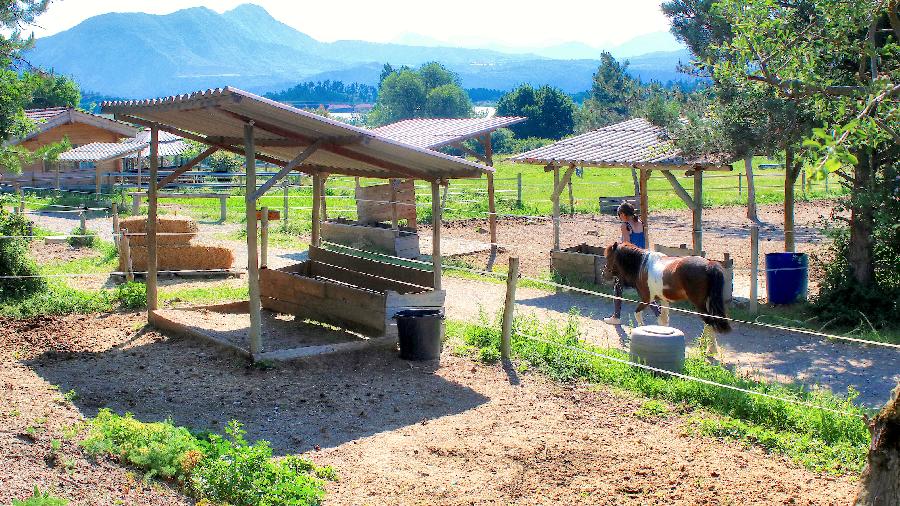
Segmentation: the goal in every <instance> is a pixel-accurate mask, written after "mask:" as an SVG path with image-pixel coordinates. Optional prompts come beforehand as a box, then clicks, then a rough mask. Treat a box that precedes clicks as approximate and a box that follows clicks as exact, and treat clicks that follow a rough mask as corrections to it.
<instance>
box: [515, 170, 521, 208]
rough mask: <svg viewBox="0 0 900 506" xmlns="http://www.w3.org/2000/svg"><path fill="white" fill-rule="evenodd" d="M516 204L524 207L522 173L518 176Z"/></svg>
mask: <svg viewBox="0 0 900 506" xmlns="http://www.w3.org/2000/svg"><path fill="white" fill-rule="evenodd" d="M516 204H517V205H518V206H519V207H522V173H521V172H519V173H518V174H516Z"/></svg>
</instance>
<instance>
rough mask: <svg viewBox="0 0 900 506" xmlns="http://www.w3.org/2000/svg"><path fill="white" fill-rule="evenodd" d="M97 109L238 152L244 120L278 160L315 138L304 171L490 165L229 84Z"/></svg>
mask: <svg viewBox="0 0 900 506" xmlns="http://www.w3.org/2000/svg"><path fill="white" fill-rule="evenodd" d="M102 110H103V112H105V113H111V114H115V115H116V117H117V118H118V119H121V120H123V121H129V122H134V123H136V124H140V125H145V126H149V125H151V124H158V125H159V127H160V129H161V130H165V131H168V132H170V133H174V134H177V135H180V136H183V137H185V138H189V139H193V140H197V141H199V142H203V143H206V144H209V145H213V146H217V147H220V148H223V149H228V150H230V151H235V152H243V142H244V140H243V139H244V126H245V125H247V124H249V123H252V124H253V125H254V142H255V145H256V150H257V152H258V158H259V159H261V160H263V161H269V162H271V163H276V164H279V165H286V164H287V163H289V162H290V161H291V160H292V159H294V158H296V157H297V156H298V155H300V154H301V153H302V152H303V151H304V150H306V149H307V148H309V147H310V146H311V145H312V144H314V143H318V144H319V147H318V149H317V150H316V151H315V152H314V153H313V154H312V155H311V156H309V157H308V158H307V159H305V160H304V161H303V162H302V163H301V164H300V165H299V166H298V167H297V169H298V170H302V171H303V172H320V173H332V174H345V175H357V176H368V177H378V178H398V177H410V178H416V179H425V180H431V181H434V180H443V179H452V178H468V177H479V176H480V175H481V174H483V173H489V172H491V171H492V170H493V169H491V168H489V167H486V166H484V165H482V164H479V163H475V162H471V161H468V160H463V159H461V158H456V157H452V156H449V155H445V154H443V153H438V152H436V151H431V150H427V149H424V148H419V147H415V146H410V145H408V144H404V143H402V142H398V141H395V140H392V139H389V138H387V137H384V136H382V135H379V134H377V133H375V132H372V131H371V130H366V129H364V128H359V127H355V126H352V125H348V124H346V123H341V122H339V121H335V120H331V119H329V118H324V117H321V116H318V115H316V114H313V113H311V112H306V111H302V110H300V109H297V108H295V107H291V106H288V105H285V104H281V103H278V102H275V101H273V100H269V99H266V98H263V97H260V96H258V95H254V94H252V93H248V92H246V91H242V90H239V89H236V88H230V87H229V88H223V89H216V90H207V91H203V92H195V93H191V94H188V95H179V96H173V97H167V98H161V99H152V100H128V101H114V102H104V103H103V104H102Z"/></svg>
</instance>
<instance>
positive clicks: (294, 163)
mask: <svg viewBox="0 0 900 506" xmlns="http://www.w3.org/2000/svg"><path fill="white" fill-rule="evenodd" d="M322 143H323V141H322V140H318V141H316V142H314V143H312V144H311V145H310V146H309V147H308V148H306V149H304V150H303V152H302V153H300V154H299V155H297V156H296V157H294V159H293V160H291V161H290V162H288V163H287V165H285V166H284V167H283V168H282V169H281V170H280V171H278V173H277V174H275V175H274V176H272V177H271V178H269V180H268V181H266V182H265V183H264V184H263V185H262V186H260V187H259V189H257V190H256V194H255V195H254V197H255V198H256V199H260V198H262V196H263V195H265V194H266V192H267V191H269V190H270V189H272V187H273V186H275V184H276V183H278V181H281V179H282V178H284V177H285V176H287V175H288V174H290V173H291V171H292V170H294V169H296V168H297V167H299V166H300V164H301V163H303V161H304V160H306V159H307V158H309V157H310V156H312V155H313V153H315V152H316V151H317V150H318V149H319V147H320V146H321V145H322Z"/></svg>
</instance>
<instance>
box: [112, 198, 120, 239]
mask: <svg viewBox="0 0 900 506" xmlns="http://www.w3.org/2000/svg"><path fill="white" fill-rule="evenodd" d="M112 220H113V244H115V245H116V248H118V247H119V204H118V203H116V202H113V203H112Z"/></svg>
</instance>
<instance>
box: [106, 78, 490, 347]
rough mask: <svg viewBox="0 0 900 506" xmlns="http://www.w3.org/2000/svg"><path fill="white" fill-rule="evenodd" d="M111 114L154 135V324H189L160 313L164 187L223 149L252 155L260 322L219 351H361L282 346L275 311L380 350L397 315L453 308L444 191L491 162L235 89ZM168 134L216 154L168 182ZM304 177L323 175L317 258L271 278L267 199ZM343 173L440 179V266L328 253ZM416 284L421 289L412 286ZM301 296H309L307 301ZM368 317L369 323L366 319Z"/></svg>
mask: <svg viewBox="0 0 900 506" xmlns="http://www.w3.org/2000/svg"><path fill="white" fill-rule="evenodd" d="M102 110H103V112H105V113H109V114H114V115H115V116H116V118H118V119H120V120H123V121H127V122H130V123H133V124H137V125H142V126H145V127H147V128H149V129H150V156H149V173H148V177H149V183H150V184H149V188H148V190H147V197H148V201H149V206H148V207H149V208H148V218H147V219H148V226H147V228H148V230H147V251H148V254H147V257H148V260H147V276H146V285H147V307H148V320H149V322H150V323H151V324H158V325H160V326H165V325H167V322H172V321H176V322H177V321H178V319H179V315H173V314H171V313H166V314H163V313H161V312H160V311H159V304H158V289H157V275H158V269H157V264H158V239H157V217H158V200H159V190H160V189H161V188H164V187H165V186H166V185H168V184H169V183H171V182H173V181H175V180H176V179H177V178H178V177H179V176H180V175H181V174H182V173H184V172H186V171H188V170H190V168H191V167H194V166H196V165H197V164H198V163H200V162H201V161H202V160H203V159H205V158H206V157H208V156H210V155H211V154H212V153H214V152H216V151H218V150H224V151H229V152H233V153H238V154H243V155H244V156H245V158H246V178H245V179H246V193H245V203H246V227H247V253H248V255H247V283H248V291H249V300H248V301H246V305H243V304H241V305H239V306H235V308H233V309H240V311H241V312H242V311H243V309H244V308H246V314H247V315H248V321H249V325H248V326H247V327H246V334H245V336H246V337H245V338H243V337H242V338H241V339H239V342H237V343H235V342H233V341H229V340H218V344H220V345H222V346H225V347H227V348H230V349H232V350H233V351H236V352H238V353H239V354H243V355H246V356H249V357H250V358H251V359H252V360H263V359H273V358H293V357H296V356H309V355H318V354H325V353H333V352H334V351H340V350H341V349H348V348H349V347H347V346H343V347H340V346H337V347H336V346H321V344H320V343H308V342H297V341H292V342H290V343H289V344H287V345H286V347H283V348H282V347H275V346H273V345H274V344H276V343H272V344H273V345H267V344H266V342H265V341H266V339H265V338H266V334H267V331H266V329H265V327H263V321H264V319H263V316H262V311H263V310H266V311H272V312H279V313H288V314H293V315H295V316H297V317H298V319H299V318H312V319H318V320H320V321H321V320H325V321H324V322H323V323H329V324H332V325H335V326H338V327H340V328H343V329H347V330H357V331H363V332H364V333H365V334H363V333H360V334H359V336H358V339H357V341H359V342H355V343H352V344H354V346H353V347H352V349H359V347H361V346H363V347H364V346H375V345H379V344H381V343H383V341H384V339H393V336H392V333H391V331H390V328H389V324H388V319H389V318H390V317H391V316H393V312H396V311H397V310H400V309H405V308H416V307H437V308H442V307H443V297H444V292H443V291H442V290H441V274H442V271H441V260H440V259H441V233H440V232H441V207H440V198H439V195H440V189H441V186H446V185H447V184H449V181H450V180H452V179H457V178H477V177H480V176H482V175H484V174H492V173H493V169H492V168H491V167H489V166H486V165H482V164H480V163H476V162H471V161H468V160H465V159H462V158H458V157H453V156H450V155H446V154H443V153H439V152H437V151H432V150H429V149H426V148H421V147H416V146H412V145H408V144H405V143H403V142H399V141H397V140H393V139H390V138H387V137H385V136H383V135H380V134H378V133H377V132H372V131H370V130H365V129H362V128H357V127H354V126H350V125H347V124H344V123H340V122H337V121H333V120H330V119H327V118H323V117H321V116H318V115H316V114H312V113H309V112H305V111H301V110H299V109H296V108H293V107H290V106H286V105H284V104H280V103H277V102H274V101H271V100H268V99H265V98H262V97H259V96H257V95H254V94H252V93H248V92H245V91H242V90H239V89H235V88H223V89H216V90H207V91H205V92H203V91H201V92H196V93H191V94H187V95H180V96H173V97H167V98H163V99H150V100H131V101H113V102H104V103H103V104H102ZM161 131H162V132H168V133H169V134H174V135H177V136H180V137H182V138H186V139H191V140H194V141H197V142H200V143H203V144H205V145H207V146H210V147H209V148H208V149H207V150H206V151H204V152H203V153H201V154H200V155H198V156H197V157H196V158H194V159H193V160H191V161H189V162H188V163H187V164H185V165H184V166H183V167H181V168H179V169H177V170H175V171H173V172H172V173H171V174H169V175H168V176H166V177H165V178H162V179H161V180H160V179H158V170H159V134H160V132H161ZM257 160H260V161H264V162H267V163H270V164H273V165H275V166H278V167H280V168H281V170H280V171H278V172H277V173H276V174H275V175H274V176H273V177H271V178H270V179H269V180H268V181H266V182H265V183H264V184H262V185H259V186H258V185H257V182H256V161H257ZM293 171H298V172H301V171H302V172H304V173H307V174H311V175H312V178H313V206H312V207H313V210H312V235H311V244H310V259H309V261H306V262H300V263H298V264H295V265H291V266H288V267H286V268H284V269H279V270H277V271H275V270H272V271H269V270H268V269H267V266H266V247H267V240H266V237H262V238H261V244H262V251H260V247H259V245H260V237H259V231H260V226H259V225H260V224H259V222H258V221H259V218H258V216H257V214H258V209H257V200H258V199H259V198H261V197H262V196H263V195H265V194H266V192H267V191H269V190H270V189H271V188H272V187H274V186H275V185H276V184H277V183H278V182H279V181H280V180H282V179H283V178H284V177H285V176H287V175H288V174H290V173H291V172H293ZM331 174H338V175H345V176H356V177H362V178H376V179H387V180H397V179H412V180H424V181H427V182H429V183H430V186H431V194H432V264H431V270H430V271H426V270H423V269H415V268H399V269H396V270H393V271H387V270H386V269H385V267H384V266H383V265H378V263H375V262H369V263H366V262H356V263H354V264H352V265H351V264H350V263H349V262H351V261H352V259H350V258H349V256H348V255H343V254H340V253H330V252H328V251H327V248H324V247H323V245H322V221H323V216H322V212H321V211H322V209H323V207H324V206H323V205H322V202H323V201H324V198H323V197H324V184H323V182H324V179H325V178H327V177H328V176H329V175H331ZM261 218H262V221H263V224H262V227H261V229H262V231H263V233H264V234H265V233H266V230H267V229H268V226H267V225H268V218H269V213H268V210H267V208H263V209H262V212H261ZM392 276H393V277H392ZM404 276H405V277H404ZM396 278H401V279H396ZM411 279H413V280H415V281H416V283H410V282H409V281H410V280H411ZM412 285H415V286H412ZM297 294H302V295H300V296H299V297H298V296H297ZM336 308H337V309H336ZM206 309H209V308H206ZM184 311H190V309H185V310H184ZM361 313H363V316H364V317H365V320H364V321H360V318H359V317H358V315H360V314H361ZM182 316H183V315H182ZM201 323H202V322H201ZM208 330H209V329H203V328H201V329H186V330H184V332H185V333H189V334H191V335H195V336H196V337H200V338H206V337H208V335H209V334H210V332H208ZM204 334H205V335H204ZM369 336H372V337H374V338H370V337H369ZM301 341H302V340H301ZM351 341H353V340H351ZM280 342H282V341H279V343H280ZM343 344H345V345H346V344H347V343H343Z"/></svg>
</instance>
